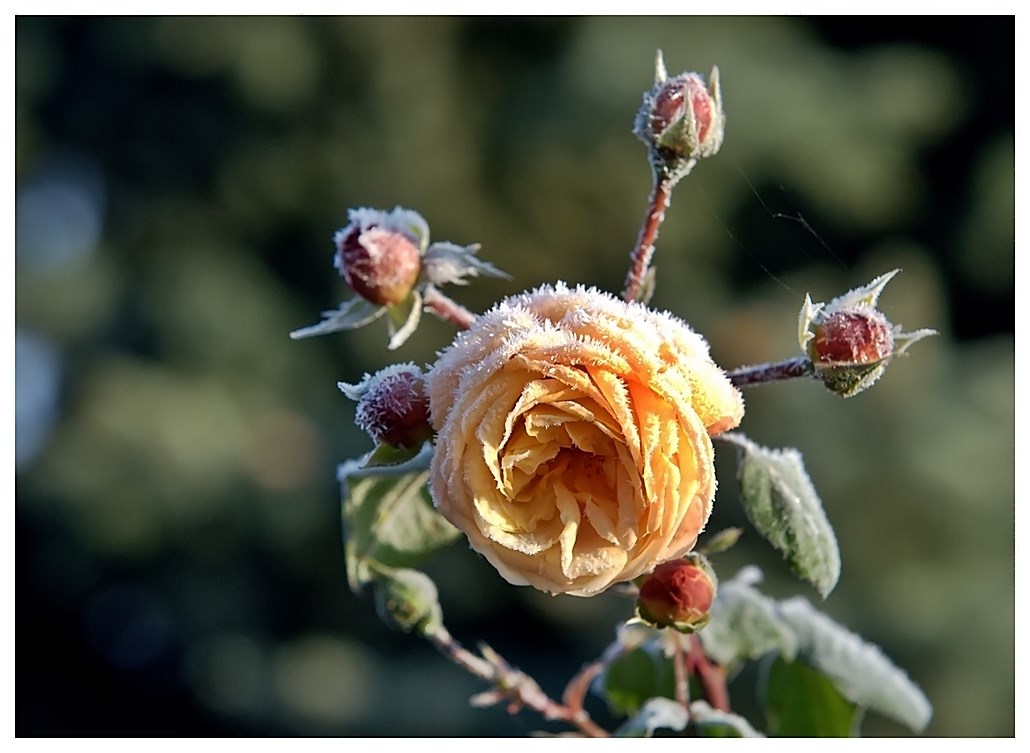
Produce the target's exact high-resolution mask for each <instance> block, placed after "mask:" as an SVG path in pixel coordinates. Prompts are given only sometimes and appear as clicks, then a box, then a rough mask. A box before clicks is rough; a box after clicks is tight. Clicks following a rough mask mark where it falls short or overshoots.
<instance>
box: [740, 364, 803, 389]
mask: <svg viewBox="0 0 1030 753" xmlns="http://www.w3.org/2000/svg"><path fill="white" fill-rule="evenodd" d="M814 374H815V370H814V368H813V366H812V362H811V361H810V360H809V359H808V357H807V356H798V357H796V358H788V359H786V360H784V361H776V362H774V363H762V364H758V365H756V366H741V367H740V368H739V369H734V370H733V371H728V372H726V376H728V377H729V379H730V383H731V384H732V385H733V386H734V387H746V386H747V385H749V384H763V383H765V382H777V381H780V380H782V379H796V378H797V377H806V376H813V375H814Z"/></svg>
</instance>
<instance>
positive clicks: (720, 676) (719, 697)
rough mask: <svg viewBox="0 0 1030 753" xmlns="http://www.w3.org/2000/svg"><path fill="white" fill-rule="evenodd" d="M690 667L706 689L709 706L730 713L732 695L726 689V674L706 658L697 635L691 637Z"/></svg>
mask: <svg viewBox="0 0 1030 753" xmlns="http://www.w3.org/2000/svg"><path fill="white" fill-rule="evenodd" d="M690 665H691V666H692V667H693V669H694V671H695V672H697V676H698V679H700V680H701V686H702V687H703V688H704V689H705V698H707V699H708V703H709V705H710V706H711V707H712V708H713V709H718V710H719V711H725V712H726V713H729V711H730V693H729V690H727V689H726V673H725V672H724V671H723V669H722V667H720V666H719V665H717V664H713V663H712V662H711V661H709V660H708V657H707V656H705V651H704V648H703V647H702V645H701V639H700V638H698V637H697V634H694V635H691V636H690Z"/></svg>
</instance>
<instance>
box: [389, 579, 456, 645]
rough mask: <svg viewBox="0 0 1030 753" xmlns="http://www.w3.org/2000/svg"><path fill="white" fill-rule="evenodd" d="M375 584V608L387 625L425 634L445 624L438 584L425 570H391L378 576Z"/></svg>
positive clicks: (408, 631)
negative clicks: (437, 588)
mask: <svg viewBox="0 0 1030 753" xmlns="http://www.w3.org/2000/svg"><path fill="white" fill-rule="evenodd" d="M375 586H376V587H375V599H376V611H377V612H378V614H379V619H381V620H382V621H383V622H385V623H387V624H388V625H393V626H394V627H396V628H398V629H400V630H403V631H404V632H405V633H410V632H411V631H412V630H414V631H416V632H417V633H421V634H424V635H425V634H432V633H434V632H436V631H437V630H439V629H440V628H441V627H442V626H443V613H442V611H441V609H440V600H439V596H438V594H437V590H436V584H435V583H433V581H432V580H431V579H430V578H429V576H428V575H426V574H425V573H422V572H419V571H418V570H407V569H403V570H390V571H387V572H383V573H380V574H379V575H378V576H377V578H376V583H375Z"/></svg>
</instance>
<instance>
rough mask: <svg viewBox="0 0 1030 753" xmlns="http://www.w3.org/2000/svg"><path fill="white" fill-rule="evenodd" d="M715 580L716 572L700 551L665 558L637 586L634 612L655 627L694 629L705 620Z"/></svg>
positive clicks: (711, 599) (687, 631)
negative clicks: (665, 559)
mask: <svg viewBox="0 0 1030 753" xmlns="http://www.w3.org/2000/svg"><path fill="white" fill-rule="evenodd" d="M716 584H717V580H716V578H715V572H714V571H713V570H712V568H711V566H710V565H709V564H708V562H707V560H705V558H704V557H702V556H701V555H699V554H696V553H691V554H688V555H687V556H686V558H684V559H678V560H671V561H669V562H664V563H662V564H661V565H659V566H658V567H656V568H655V570H654V572H653V573H651V575H649V576H648V577H647V579H646V580H645V581H644V583H643V585H641V586H640V596H639V597H638V599H637V614H638V615H639V616H640V619H642V620H644V621H645V622H649V623H651V624H653V625H655V626H657V627H663V628H664V627H671V628H674V629H676V630H678V631H679V632H681V633H693V632H695V631H697V630H700V629H701V628H703V627H704V626H705V625H706V624H707V623H708V618H709V610H711V608H712V602H713V601H714V600H715V590H716Z"/></svg>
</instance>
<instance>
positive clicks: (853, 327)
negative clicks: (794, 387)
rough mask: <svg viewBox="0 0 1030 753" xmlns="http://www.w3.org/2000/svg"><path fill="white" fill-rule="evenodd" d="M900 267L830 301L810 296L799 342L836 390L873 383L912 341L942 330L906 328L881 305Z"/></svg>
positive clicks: (852, 391)
mask: <svg viewBox="0 0 1030 753" xmlns="http://www.w3.org/2000/svg"><path fill="white" fill-rule="evenodd" d="M897 273H898V270H896V269H895V270H894V271H893V272H888V273H887V274H885V275H880V276H879V277H877V278H876V279H875V280H873V281H872V282H870V283H869V284H868V285H864V286H862V287H859V288H855V289H854V290H851V291H848V292H847V293H845V294H844V295H842V296H838V297H837V298H834V299H833V300H832V301H830V302H829V303H813V302H812V299H811V298H809V297H808V296H807V295H806V296H805V302H804V304H803V305H802V306H801V313H800V315H799V317H798V343H799V344H800V345H801V347H802V349H804V351H805V352H806V353H807V355H808V357H809V358H810V359H811V361H812V366H813V367H814V370H815V375H816V376H817V377H818V378H819V379H821V380H822V382H823V384H825V385H826V386H827V387H828V388H829V389H830V390H831V391H832V392H835V393H836V394H838V395H840V396H841V397H852V396H853V395H857V394H858V393H860V392H862V391H863V390H865V389H867V388H868V387H870V386H872V384H873V383H874V382H876V380H877V379H879V378H880V376H881V375H882V374H883V372H884V371H885V370H886V368H887V364H888V363H889V362H890V360H891V359H892V358H893V357H894V356H896V355H900V354H901V353H904V352H905V350H906V349H908V347H909V346H911V345H912V343H914V342H916V341H918V340H921V339H922V338H924V337H927V336H929V335H933V334H936V332H934V331H933V330H931V329H921V330H917V331H915V332H902V331H901V328H900V327H898V326H897V325H894V324H891V323H890V322H889V321H888V320H887V317H885V316H884V315H883V314H882V313H880V311H879V310H878V309H877V308H876V304H877V301H878V300H879V297H880V293H882V292H883V289H884V287H885V286H886V285H887V283H888V282H890V280H891V278H893V277H894V275H896V274H897Z"/></svg>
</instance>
